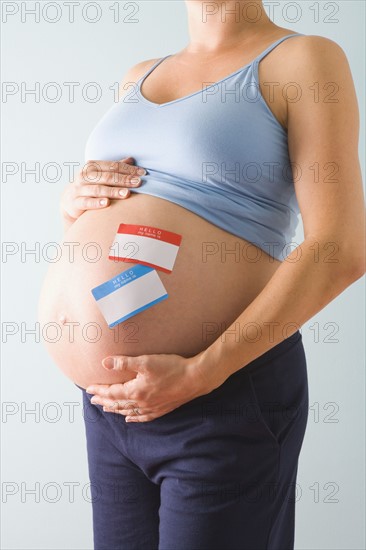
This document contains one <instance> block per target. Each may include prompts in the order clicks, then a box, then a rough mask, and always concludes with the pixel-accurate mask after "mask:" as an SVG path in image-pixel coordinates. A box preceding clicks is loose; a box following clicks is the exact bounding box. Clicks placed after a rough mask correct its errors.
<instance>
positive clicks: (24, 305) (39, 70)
mask: <svg viewBox="0 0 366 550" xmlns="http://www.w3.org/2000/svg"><path fill="white" fill-rule="evenodd" d="M2 4H3V6H2V9H3V23H2V33H3V41H2V47H3V51H2V63H3V70H2V79H3V81H5V82H15V83H16V84H17V85H18V86H19V87H20V86H21V83H22V82H23V83H25V85H26V86H27V87H28V88H32V87H34V85H35V83H36V82H39V83H40V86H41V89H42V88H43V87H44V86H45V85H46V84H47V83H48V82H57V83H58V84H59V86H60V87H61V89H62V92H63V93H62V97H61V98H60V100H59V101H57V102H55V103H52V102H50V101H47V99H46V98H47V96H45V97H42V96H41V97H40V101H39V102H35V100H34V97H33V96H28V97H27V98H26V100H25V101H24V100H23V101H22V100H21V97H20V93H16V94H15V95H14V96H11V97H8V98H7V101H6V102H5V99H4V98H3V103H2V117H3V118H2V120H3V132H2V137H3V145H2V162H3V163H4V162H14V163H16V165H18V167H19V168H20V163H22V162H23V163H25V165H26V166H27V168H30V167H32V166H34V164H35V163H36V162H39V163H40V166H41V168H42V167H44V166H45V165H46V164H47V163H50V162H55V163H58V164H59V165H60V167H61V168H62V173H61V175H60V176H59V178H58V181H56V182H54V183H52V182H50V181H47V179H48V180H49V179H50V178H51V177H54V176H55V172H54V171H53V172H52V171H51V170H50V171H49V173H48V175H47V174H46V177H42V175H41V177H40V181H39V182H36V181H35V180H34V178H33V177H32V176H28V177H27V178H26V181H24V182H22V179H21V176H20V175H19V173H18V174H16V175H14V176H11V177H9V178H8V180H7V181H4V182H3V185H2V197H3V201H2V205H3V208H2V223H3V241H6V242H14V243H16V246H19V247H20V246H21V244H20V243H21V242H24V243H26V244H25V245H23V246H27V247H28V248H34V246H35V243H40V244H39V246H40V249H41V251H42V250H44V246H45V245H46V243H48V242H53V241H56V242H57V241H59V240H60V239H61V237H62V233H61V222H60V220H59V217H58V200H59V196H60V193H61V190H62V188H63V186H64V185H65V184H66V182H67V181H68V178H69V176H68V172H67V170H66V168H65V166H64V163H65V162H71V161H74V162H78V163H82V162H83V160H84V156H83V155H84V145H85V141H86V138H87V136H88V134H89V132H90V130H91V129H92V128H93V126H94V125H95V124H96V122H97V121H98V119H99V118H100V116H101V115H102V114H103V113H104V112H105V111H106V110H107V109H108V108H109V107H110V105H111V104H112V101H113V95H112V92H111V90H109V86H112V85H113V84H114V83H116V82H119V81H120V80H121V78H122V76H123V74H124V73H125V71H126V70H127V68H129V67H130V66H131V65H133V64H135V63H137V62H139V61H142V60H144V59H149V58H154V57H160V56H163V55H167V54H168V53H174V52H175V51H178V50H179V49H181V48H182V47H184V46H185V45H186V43H187V40H188V34H187V24H186V11H185V6H184V3H183V2H182V1H165V2H164V1H162V2H157V1H149V2H147V1H146V2H135V3H132V2H131V3H130V6H131V7H128V5H127V3H123V2H120V3H119V5H120V10H121V11H120V22H119V23H114V21H113V12H112V11H111V9H110V7H111V6H112V5H116V2H100V3H99V6H100V9H101V13H102V16H101V19H100V21H99V22H97V23H94V24H93V23H90V22H87V21H85V20H83V18H82V16H81V10H82V8H83V7H84V6H85V4H86V2H82V1H81V2H80V3H79V6H78V7H76V8H75V21H74V22H73V23H70V22H69V21H68V11H67V8H66V7H65V5H64V3H63V2H58V3H57V4H58V6H59V12H60V15H61V18H60V20H59V21H58V22H55V23H51V22H49V21H47V20H46V19H47V18H48V19H49V20H50V19H53V18H55V16H56V10H55V8H52V6H51V7H50V8H49V11H48V12H46V13H45V14H43V15H42V14H41V18H40V22H37V23H36V22H35V18H34V16H32V15H26V14H24V13H23V19H24V21H22V17H21V3H20V2H19V3H16V2H11V3H7V2H4V3H3V2H2ZM9 4H12V5H14V6H15V7H18V8H19V12H18V13H16V14H14V15H13V16H10V17H9V18H8V20H7V21H6V22H4V8H5V6H6V5H9ZM22 4H23V5H25V6H26V7H27V8H28V9H30V8H33V7H34V4H35V3H34V2H26V3H24V2H23V3H22ZM53 4H55V3H53ZM45 5H46V3H45V2H40V7H41V10H42V9H44V6H45ZM134 5H135V6H137V7H138V11H136V14H135V15H134V16H133V18H134V19H135V20H136V22H135V23H132V22H127V19H128V14H129V13H132V12H133V11H135V10H134V7H133V6H134ZM271 6H272V9H275V12H274V18H273V19H274V21H275V22H276V24H278V25H281V26H284V27H287V28H289V29H291V30H295V31H299V32H302V33H305V34H315V35H321V36H326V37H328V38H331V39H333V40H334V41H336V42H337V43H338V44H340V45H341V46H342V48H343V49H344V51H345V52H346V54H347V57H348V59H349V62H350V66H351V70H352V74H353V78H354V82H355V85H356V89H357V94H358V100H359V105H360V113H361V140H360V154H361V162H362V166H363V167H364V156H363V151H364V150H365V144H364V141H363V136H364V111H363V105H364V97H363V92H364V90H363V87H362V85H363V82H364V79H365V74H364V67H365V59H364V53H363V52H364V51H365V48H364V38H365V29H364V20H365V3H364V2H363V1H349V0H347V1H341V2H304V1H301V2H298V3H297V7H298V8H301V12H302V13H301V15H300V17H299V20H298V21H296V20H294V19H295V17H296V10H295V7H294V2H287V3H286V2H280V3H272V4H271ZM285 6H287V9H288V12H287V13H288V19H287V20H286V19H285V18H284V17H282V15H281V10H282V8H284V7H285ZM311 6H313V9H314V6H318V8H319V20H318V21H317V20H316V17H315V15H314V11H313V10H312V9H311ZM124 8H127V9H124ZM23 11H24V10H23ZM267 11H268V10H267ZM333 11H334V14H333V15H332V12H333ZM95 13H96V12H95V11H93V9H92V8H90V11H88V12H87V16H88V17H89V18H93V17H94V16H95ZM268 13H269V12H268ZM327 16H328V18H329V19H328V20H326V17H327ZM124 18H126V21H125V22H123V19H124ZM335 20H338V21H335ZM95 81H96V82H98V83H99V84H100V86H101V89H102V91H103V94H102V97H101V99H100V101H97V102H95V103H93V102H88V101H86V100H85V99H83V98H82V96H81V93H80V89H81V88H82V87H83V86H84V85H85V84H86V83H88V82H95ZM65 82H79V83H80V84H81V85H80V86H79V87H78V88H76V94H75V95H76V100H75V102H74V103H72V102H70V101H69V100H68V96H67V88H66V86H65V85H64V83H65ZM49 91H50V93H51V90H49ZM90 91H91V90H90ZM295 240H297V242H300V241H301V240H302V232H301V228H300V229H299V233H298V235H297V238H296V239H295ZM49 253H50V254H51V253H52V250H49ZM4 260H5V258H4ZM47 267H48V262H47V261H46V260H45V259H43V258H42V255H41V256H40V257H38V258H35V257H34V256H27V257H26V258H25V259H24V258H23V259H22V258H21V255H20V254H19V253H18V254H15V255H14V256H12V257H9V258H7V261H6V263H5V262H4V263H3V264H2V269H3V284H2V298H3V316H2V328H3V342H4V340H6V334H5V332H4V331H6V330H9V327H13V328H14V330H16V329H17V328H18V332H17V333H16V334H14V335H13V336H9V337H8V338H7V342H6V343H4V344H3V363H2V365H3V366H2V400H3V416H2V424H1V428H2V491H3V496H2V501H3V504H2V546H1V547H2V548H3V549H46V548H47V549H60V550H61V549H63V550H64V549H86V548H92V523H91V504H90V502H89V501H88V499H89V498H90V494H89V492H88V476H87V462H86V460H87V457H86V447H85V436H84V425H83V419H82V415H81V405H80V397H81V396H80V394H79V391H78V390H77V388H76V387H75V386H74V385H73V384H72V383H71V382H70V381H69V380H68V379H66V378H65V377H64V376H63V375H62V374H61V373H60V372H59V371H58V369H57V367H56V366H55V365H54V364H53V362H52V360H51V359H50V358H49V356H48V355H47V353H46V351H45V349H44V347H43V344H42V343H38V342H36V341H35V337H34V336H32V335H25V334H24V329H25V328H27V329H30V328H32V327H34V324H35V322H36V310H37V302H38V295H39V291H40V288H41V284H42V280H43V277H44V275H45V273H46V269H47ZM363 304H364V279H361V280H359V281H357V282H356V283H355V284H353V285H352V286H351V287H349V288H348V289H347V290H346V291H345V292H343V293H342V295H341V296H339V297H338V298H337V299H335V300H334V301H333V302H332V303H331V304H329V305H328V306H327V307H326V308H325V309H323V311H321V312H320V313H319V314H318V315H316V316H315V317H314V318H313V319H311V321H309V322H308V323H306V324H305V325H304V326H303V327H302V330H301V332H302V334H303V340H304V345H305V349H306V354H307V360H308V374H309V386H310V411H309V422H308V428H307V433H306V436H305V441H304V445H303V450H302V454H301V458H300V463H299V474H298V502H297V518H296V548H297V549H304V550H305V549H306V550H308V549H309V550H310V549H317V550H320V549H332V550H333V549H347V550H349V549H363V548H365V540H364V525H363V518H364V514H365V501H364V489H365V476H364V473H365V472H364V460H365V457H364V449H365V445H364V418H365V408H364V404H365V385H364V382H365V363H364V331H365V323H364V315H363V307H362V306H363ZM9 323H14V324H13V325H9ZM21 323H24V325H23V337H22V330H21ZM67 403H71V405H70V404H69V405H67ZM72 404H74V405H72ZM72 406H74V407H75V417H74V418H72V417H71V413H70V411H71V409H70V407H72ZM4 408H5V410H6V411H7V413H8V414H4ZM32 409H33V410H36V411H37V409H38V412H36V413H35V414H31V413H29V412H28V413H27V410H28V411H29V410H32ZM9 412H12V414H9ZM37 484H38V485H37ZM71 484H73V485H74V497H73V498H71V497H70V493H71V491H70V490H69V488H70V485H71ZM32 489H33V490H35V493H33V494H32V493H31V490H32ZM9 492H10V493H12V492H13V493H14V494H9ZM37 500H39V502H37ZM187 550H188V549H187Z"/></svg>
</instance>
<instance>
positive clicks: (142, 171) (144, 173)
mask: <svg viewBox="0 0 366 550" xmlns="http://www.w3.org/2000/svg"><path fill="white" fill-rule="evenodd" d="M137 173H138V175H139V176H146V170H145V168H139V169H138V170H137Z"/></svg>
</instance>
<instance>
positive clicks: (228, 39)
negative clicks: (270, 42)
mask: <svg viewBox="0 0 366 550" xmlns="http://www.w3.org/2000/svg"><path fill="white" fill-rule="evenodd" d="M186 6H187V12H188V26H189V34H190V43H189V45H188V46H187V47H186V48H185V51H186V52H187V53H203V54H215V53H217V52H220V53H223V52H224V51H225V50H228V51H229V50H232V49H233V48H235V46H236V45H237V44H240V45H241V46H242V45H243V44H245V42H246V41H247V40H248V42H250V41H251V40H252V39H253V38H254V37H255V36H258V35H263V33H266V32H267V31H269V34H270V32H271V29H272V30H274V29H275V28H278V27H277V26H276V25H275V24H274V23H272V21H271V20H270V19H269V17H268V16H267V14H266V12H265V10H264V7H263V4H262V0H241V1H238V0H229V1H224V0H220V1H217V0H216V1H215V2H208V1H204V0H186Z"/></svg>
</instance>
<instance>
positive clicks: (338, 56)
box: [280, 35, 349, 80]
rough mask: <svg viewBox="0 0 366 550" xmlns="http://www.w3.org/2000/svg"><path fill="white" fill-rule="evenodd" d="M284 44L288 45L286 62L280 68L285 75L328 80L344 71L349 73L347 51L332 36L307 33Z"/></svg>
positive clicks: (339, 75)
mask: <svg viewBox="0 0 366 550" xmlns="http://www.w3.org/2000/svg"><path fill="white" fill-rule="evenodd" d="M286 42H287V43H288V44H286ZM283 44H286V46H287V49H286V63H285V64H283V65H281V68H280V70H281V72H282V74H283V75H286V76H288V77H290V76H293V77H295V78H299V79H302V78H304V79H307V80H309V79H311V78H315V77H320V78H321V79H322V80H324V79H325V80H327V79H328V78H329V77H334V76H337V77H338V78H339V77H341V75H342V73H344V72H348V73H349V63H348V59H347V56H346V53H345V51H344V50H343V48H342V47H341V46H340V45H339V44H337V43H336V42H334V40H331V39H330V38H326V37H324V36H318V35H305V36H298V37H296V38H291V39H290V40H285V41H284V42H283Z"/></svg>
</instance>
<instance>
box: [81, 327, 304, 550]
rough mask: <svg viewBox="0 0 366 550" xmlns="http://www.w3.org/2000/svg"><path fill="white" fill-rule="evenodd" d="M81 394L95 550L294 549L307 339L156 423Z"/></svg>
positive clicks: (290, 341) (275, 351) (286, 344)
mask: <svg viewBox="0 0 366 550" xmlns="http://www.w3.org/2000/svg"><path fill="white" fill-rule="evenodd" d="M248 345H250V344H248ZM80 389H81V388H80ZM82 392H83V407H84V419H85V427H86V437H87V452H88V466H89V477H90V482H91V495H92V509H93V531H94V548H95V550H146V549H159V550H178V549H179V550H198V549H199V550H201V549H205V550H216V549H217V550H223V549H226V550H265V549H266V550H290V549H293V546H294V530H295V501H296V476H297V467H298V457H299V453H300V449H301V446H302V442H303V438H304V434H305V430H306V424H307V418H308V380H307V366H306V357H305V353H304V348H303V343H302V336H301V333H300V332H299V331H297V332H296V333H295V334H293V335H292V336H290V337H289V338H287V339H286V340H284V341H283V342H281V343H280V344H278V345H276V346H275V347H273V348H272V349H270V350H268V351H267V352H266V353H264V354H263V355H262V356H260V357H259V358H257V359H256V360H254V361H252V362H251V363H250V364H248V365H247V366H245V367H243V368H242V369H240V370H239V371H237V372H235V373H234V374H232V375H231V376H230V377H229V378H228V379H227V380H226V381H225V382H224V383H223V384H222V385H221V386H220V387H219V388H216V389H215V390H213V391H212V392H210V393H209V394H206V395H203V396H200V397H197V398H196V399H193V400H191V401H189V402H188V403H185V404H183V405H182V406H180V407H178V408H177V409H175V410H174V411H172V412H170V413H168V414H166V415H164V416H162V417H159V418H156V419H155V420H152V421H149V422H141V423H138V422H137V423H133V422H131V423H126V422H125V416H123V415H119V414H114V413H106V412H104V411H103V408H102V407H101V406H100V405H92V404H91V403H90V399H91V397H92V396H91V395H89V394H87V393H86V392H85V390H82Z"/></svg>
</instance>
